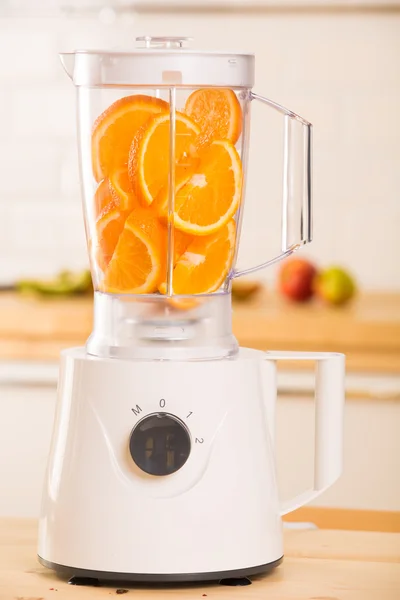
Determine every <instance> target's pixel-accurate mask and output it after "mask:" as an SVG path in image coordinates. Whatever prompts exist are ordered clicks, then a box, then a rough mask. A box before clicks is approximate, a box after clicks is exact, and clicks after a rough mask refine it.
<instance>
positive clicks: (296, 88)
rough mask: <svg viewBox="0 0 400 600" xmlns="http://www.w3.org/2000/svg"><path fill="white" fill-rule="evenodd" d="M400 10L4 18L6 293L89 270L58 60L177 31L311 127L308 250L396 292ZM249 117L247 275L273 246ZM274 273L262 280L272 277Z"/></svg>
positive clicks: (270, 201)
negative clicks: (227, 52) (246, 68)
mask: <svg viewBox="0 0 400 600" xmlns="http://www.w3.org/2000/svg"><path fill="white" fill-rule="evenodd" d="M399 31H400V13H399V12H397V13H388V12H382V13H379V12H376V13H371V14H368V13H363V12H358V13H354V14H353V13H351V12H343V13H341V12H340V10H339V11H336V12H327V13H323V12H320V13H318V12H315V13H312V12H311V13H304V14H302V13H299V12H297V13H291V12H290V11H284V12H279V11H277V12H276V11H275V12H269V13H268V12H265V13H257V12H253V13H249V14H246V13H244V14H241V15H237V16H235V15H234V14H230V13H227V14H212V15H211V14H207V13H203V14H200V15H193V14H185V13H184V12H183V11H181V13H174V14H164V15H162V14H135V13H132V14H131V15H123V16H118V17H117V19H116V20H115V21H114V22H112V23H110V24H107V23H102V22H100V20H99V19H98V17H97V15H96V14H94V15H92V16H91V17H84V18H79V19H77V18H76V19H73V18H69V19H66V18H65V19H62V18H47V19H46V18H42V17H41V18H39V17H37V18H22V17H20V18H5V17H3V18H0V81H1V87H0V131H1V137H0V210H1V218H0V256H1V257H2V259H1V260H0V284H1V283H5V282H7V281H11V280H13V279H14V278H16V277H21V276H26V275H29V276H30V275H35V276H41V275H47V274H51V273H53V272H54V271H56V270H58V269H59V268H63V267H69V268H78V267H81V266H86V265H87V261H86V251H85V241H84V232H83V224H82V220H81V208H80V196H79V183H78V172H77V158H76V148H75V133H74V128H75V123H74V116H75V106H74V90H73V88H72V85H71V84H70V82H69V80H68V78H67V77H66V75H65V74H64V72H63V71H62V68H61V66H60V64H59V62H58V58H57V52H58V51H61V50H72V49H74V48H76V47H92V48H93V47H97V48H99V47H106V48H110V47H115V46H123V45H125V46H126V45H128V46H133V45H134V38H135V37H136V36H137V35H143V34H151V35H157V34H175V35H176V34H179V35H182V34H183V35H190V36H193V37H194V38H195V42H194V43H195V44H196V45H197V46H199V47H201V48H215V49H218V48H227V47H228V48H232V49H237V50H245V51H252V52H255V54H256V61H257V69H256V77H257V84H256V89H257V91H259V92H262V93H264V94H266V95H267V96H269V97H271V98H273V99H275V100H277V101H278V102H281V103H284V104H286V105H288V106H289V107H291V108H292V109H293V110H295V111H297V112H299V113H300V114H302V115H304V116H305V117H306V118H308V119H309V120H310V121H311V122H313V124H314V127H315V131H314V181H315V186H314V189H315V221H314V224H315V227H314V229H315V234H314V242H313V244H312V245H311V246H310V247H309V248H308V249H306V250H305V252H307V253H309V254H310V255H311V256H313V257H315V258H318V260H319V261H320V262H321V263H322V264H327V263H331V262H340V263H341V264H344V265H346V266H348V267H349V268H351V269H352V270H353V271H354V273H355V275H356V276H357V278H358V279H359V281H360V283H361V284H362V285H363V286H364V287H366V288H385V289H393V288H397V289H400V269H399V266H398V256H399V253H398V232H399V231H400V168H399V164H400V144H399V139H400V111H399V106H400V68H399V56H400V35H399ZM262 117H263V113H262V112H261V111H260V110H258V109H255V110H254V126H253V131H252V151H251V159H252V168H251V172H250V182H249V186H248V201H247V208H246V212H247V217H246V219H245V235H244V239H243V249H242V254H241V264H242V265H245V264H251V263H253V262H255V261H257V259H258V257H259V254H260V253H262V254H267V255H270V254H272V253H273V252H274V250H275V247H274V244H275V243H276V241H277V228H278V224H279V219H278V206H277V205H278V200H277V199H276V198H275V192H276V190H275V184H274V182H273V172H272V169H271V168H270V169H268V165H271V164H273V160H272V159H273V157H274V150H273V148H272V147H271V146H270V140H269V137H268V131H267V130H266V129H263V120H262ZM273 275H274V272H273V271H270V272H268V273H262V274H261V275H260V276H262V277H266V278H272V277H273Z"/></svg>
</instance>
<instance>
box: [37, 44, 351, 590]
mask: <svg viewBox="0 0 400 600" xmlns="http://www.w3.org/2000/svg"><path fill="white" fill-rule="evenodd" d="M188 41H189V40H188V38H175V37H165V38H151V37H142V38H137V42H138V44H139V47H138V48H136V49H134V50H130V51H125V52H122V51H121V52H109V51H85V50H79V51H75V52H73V53H70V54H62V55H61V60H62V63H63V65H64V68H65V70H66V71H67V73H68V75H69V76H70V78H71V79H72V81H73V83H74V84H75V86H76V90H77V105H78V141H79V162H80V174H81V183H82V198H83V210H84V221H85V231H86V237H87V242H88V252H89V259H90V268H91V274H92V280H93V287H94V321H93V331H92V333H91V335H90V337H89V339H88V340H87V343H86V345H85V347H83V348H71V349H67V350H65V351H63V352H62V355H61V361H60V375H59V385H58V401H57V410H56V416H55V422H54V430H53V436H52V442H51V447H50V453H49V460H48V466H47V471H46V476H45V482H44V490H43V501H42V509H41V516H40V523H39V543H38V557H39V560H40V562H41V563H42V564H43V565H45V566H47V567H49V568H51V569H54V570H55V571H56V572H58V573H59V574H60V575H68V576H70V577H85V578H88V577H89V578H92V579H93V580H95V579H99V580H103V579H104V580H127V581H146V582H179V581H198V580H224V579H226V578H232V577H245V576H251V575H254V574H259V573H264V572H267V571H269V570H270V569H272V568H273V567H275V566H277V565H278V564H280V562H281V560H282V558H283V555H284V548H283V539H282V516H283V515H284V514H286V513H287V512H289V511H292V510H294V509H295V508H297V507H299V506H301V505H303V504H305V503H306V502H309V501H310V500H312V499H314V498H315V497H316V496H317V495H319V494H320V493H322V492H323V491H324V490H326V489H327V488H328V487H329V486H331V485H332V484H333V483H334V482H335V481H336V480H337V478H338V477H339V476H340V473H341V468H342V420H343V401H344V356H343V355H341V354H330V353H290V352H273V351H267V352H262V351H259V350H253V349H249V348H241V347H239V345H238V342H237V340H236V338H235V336H234V335H233V333H232V328H231V312H232V307H231V286H232V281H233V279H234V278H236V277H239V276H241V275H244V274H247V273H249V272H253V271H256V270H258V269H261V268H263V267H266V266H267V265H270V264H273V263H274V262H276V261H278V260H281V259H283V258H285V257H286V256H289V255H290V254H291V253H292V252H294V251H295V250H297V249H298V248H300V247H301V246H302V245H304V244H306V243H308V242H310V241H311V239H312V223H311V130H312V128H311V124H310V123H309V122H308V121H306V120H305V119H303V118H302V117H300V116H299V115H297V114H295V113H293V112H292V111H290V110H288V109H286V108H284V107H282V106H280V105H279V104H277V103H275V102H273V101H271V100H269V99H267V98H264V97H262V96H259V95H257V94H255V93H254V92H253V91H252V88H253V85H254V66H255V58H254V55H252V54H238V53H231V52H200V51H196V50H191V49H187V48H186V47H185V44H186V43H187V42H188ZM253 102H261V103H262V104H263V105H264V106H265V107H267V108H270V109H272V110H274V111H277V112H278V113H279V114H280V115H281V117H282V120H283V185H282V189H283V196H282V247H281V252H280V254H279V255H278V256H275V257H272V258H270V259H269V260H265V261H264V262H262V263H261V264H259V265H256V266H254V267H252V268H250V269H247V270H245V271H240V270H238V269H237V268H236V259H237V254H238V248H239V240H240V231H241V224H242V219H243V208H244V196H245V187H246V176H247V163H248V150H249V138H250V111H251V105H252V103H253ZM288 359H290V360H314V361H315V362H316V365H317V366H316V391H315V419H316V433H315V468H314V485H313V487H312V489H309V490H307V491H305V492H304V493H302V494H300V495H299V496H296V497H295V498H293V499H291V500H290V501H287V502H285V503H282V502H280V499H279V494H278V489H277V481H276V473H275V454H274V420H275V403H276V397H277V384H276V369H277V366H276V363H277V361H278V360H288Z"/></svg>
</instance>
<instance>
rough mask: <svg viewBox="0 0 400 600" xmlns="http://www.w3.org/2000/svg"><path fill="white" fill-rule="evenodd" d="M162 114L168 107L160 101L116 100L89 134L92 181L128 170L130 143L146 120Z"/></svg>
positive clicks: (139, 97) (138, 96) (140, 98)
mask: <svg viewBox="0 0 400 600" xmlns="http://www.w3.org/2000/svg"><path fill="white" fill-rule="evenodd" d="M165 110H168V104H167V103H166V102H164V100H161V99H160V98H155V97H153V96H147V95H142V94H135V95H133V96H126V97H125V98H120V99H119V100H117V101H116V102H114V103H113V104H111V106H109V107H108V108H107V109H106V110H105V111H104V112H103V113H102V114H101V115H100V116H99V117H98V118H97V119H96V121H95V123H94V125H93V133H92V165H93V175H94V177H95V179H96V181H98V182H100V181H101V180H102V179H104V178H105V177H107V176H108V175H109V174H110V173H111V172H113V171H115V170H117V169H121V168H124V167H125V168H126V167H127V166H128V155H129V148H130V146H131V143H132V139H133V138H134V136H135V135H136V133H137V132H138V130H139V129H140V128H141V127H142V126H143V125H144V124H145V123H146V121H147V120H148V119H149V117H151V116H152V115H154V114H157V113H159V112H161V111H165Z"/></svg>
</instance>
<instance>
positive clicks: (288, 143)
mask: <svg viewBox="0 0 400 600" xmlns="http://www.w3.org/2000/svg"><path fill="white" fill-rule="evenodd" d="M250 100H258V101H259V102H261V103H262V104H266V105H267V106H269V107H271V108H273V109H275V110H276V111H278V112H279V113H281V114H283V115H284V140H283V141H284V157H283V160H284V167H283V198H282V225H281V228H282V233H281V248H282V252H281V254H279V255H277V256H275V257H274V258H271V259H269V260H267V261H265V262H263V263H261V264H259V265H256V266H254V267H250V268H248V269H244V270H234V271H233V273H232V278H236V277H241V276H242V275H247V274H249V273H253V272H255V271H258V270H260V269H263V268H264V267H268V266H269V265H272V264H274V263H276V262H278V261H280V260H282V259H283V258H286V257H287V256H289V255H290V254H292V253H293V252H295V251H296V250H298V249H299V248H300V247H301V246H303V245H304V244H307V243H309V242H311V241H312V194H311V159H312V153H311V146H312V125H311V123H309V122H308V121H306V120H305V119H303V117H300V116H299V115H297V114H296V113H294V112H292V111H291V110H289V109H287V108H285V107H284V106H281V105H280V104H277V103H276V102H273V101H272V100H269V99H268V98H264V96H259V95H258V94H254V93H253V92H250ZM294 228H296V231H294V230H293V229H294Z"/></svg>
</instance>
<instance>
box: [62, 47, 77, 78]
mask: <svg viewBox="0 0 400 600" xmlns="http://www.w3.org/2000/svg"><path fill="white" fill-rule="evenodd" d="M59 56H60V60H61V64H62V66H63V67H64V71H65V72H66V74H67V75H68V77H69V78H70V79H72V80H73V79H74V67H75V52H63V53H61V54H60V55H59Z"/></svg>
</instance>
